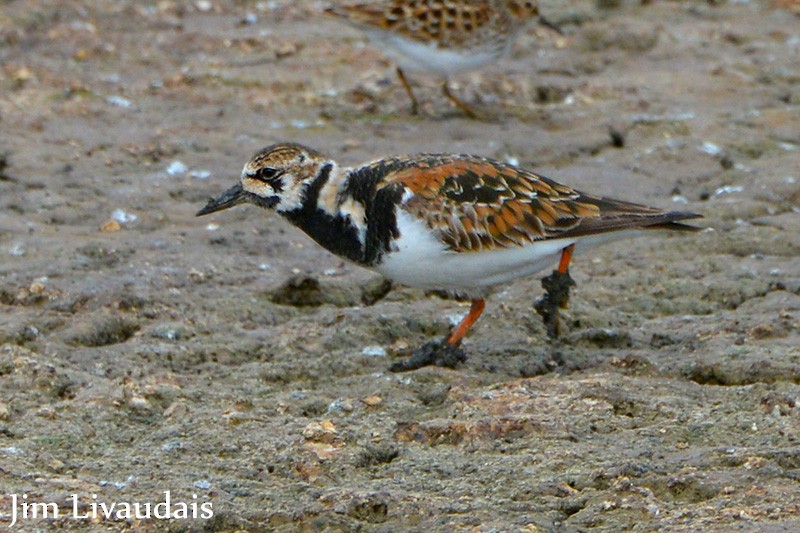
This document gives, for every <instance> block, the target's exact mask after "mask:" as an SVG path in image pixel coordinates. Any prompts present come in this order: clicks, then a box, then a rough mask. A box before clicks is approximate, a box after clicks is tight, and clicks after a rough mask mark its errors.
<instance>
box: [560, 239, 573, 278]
mask: <svg viewBox="0 0 800 533" xmlns="http://www.w3.org/2000/svg"><path fill="white" fill-rule="evenodd" d="M574 251H575V245H574V244H570V245H569V246H567V247H566V248H564V249H563V250H561V261H560V262H559V263H558V273H559V274H566V273H567V270H569V262H570V261H572V252H574Z"/></svg>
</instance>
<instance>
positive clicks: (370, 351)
mask: <svg viewBox="0 0 800 533" xmlns="http://www.w3.org/2000/svg"><path fill="white" fill-rule="evenodd" d="M361 355H363V356H365V357H386V350H385V349H384V348H383V347H381V346H367V347H366V348H364V349H363V350H361Z"/></svg>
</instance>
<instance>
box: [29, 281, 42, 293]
mask: <svg viewBox="0 0 800 533" xmlns="http://www.w3.org/2000/svg"><path fill="white" fill-rule="evenodd" d="M44 290H45V285H44V283H42V282H41V281H34V282H33V283H31V285H30V287H28V292H30V293H31V294H42V293H43V292H44Z"/></svg>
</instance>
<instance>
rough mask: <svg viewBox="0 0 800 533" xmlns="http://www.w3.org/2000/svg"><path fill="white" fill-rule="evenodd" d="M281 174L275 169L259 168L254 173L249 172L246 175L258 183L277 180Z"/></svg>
mask: <svg viewBox="0 0 800 533" xmlns="http://www.w3.org/2000/svg"><path fill="white" fill-rule="evenodd" d="M281 174H283V172H280V171H279V170H278V169H277V168H272V167H261V168H259V169H258V170H256V171H255V172H250V173H248V174H247V175H248V176H250V177H251V178H253V179H256V180H258V181H263V182H270V181H273V180H275V179H276V178H279V177H280V176H281Z"/></svg>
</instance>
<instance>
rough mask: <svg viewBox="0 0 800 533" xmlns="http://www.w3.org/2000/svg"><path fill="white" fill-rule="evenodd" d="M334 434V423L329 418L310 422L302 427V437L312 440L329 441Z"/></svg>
mask: <svg viewBox="0 0 800 533" xmlns="http://www.w3.org/2000/svg"><path fill="white" fill-rule="evenodd" d="M335 435H336V425H334V423H333V422H331V421H330V420H323V421H321V422H316V421H314V422H311V423H310V424H308V425H307V426H306V427H305V428H304V429H303V437H304V438H305V439H306V440H310V441H314V442H331V441H333V439H334V436H335Z"/></svg>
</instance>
